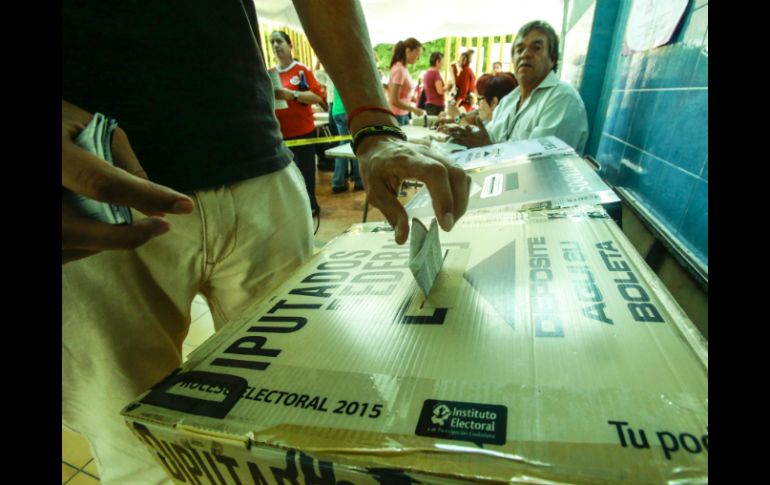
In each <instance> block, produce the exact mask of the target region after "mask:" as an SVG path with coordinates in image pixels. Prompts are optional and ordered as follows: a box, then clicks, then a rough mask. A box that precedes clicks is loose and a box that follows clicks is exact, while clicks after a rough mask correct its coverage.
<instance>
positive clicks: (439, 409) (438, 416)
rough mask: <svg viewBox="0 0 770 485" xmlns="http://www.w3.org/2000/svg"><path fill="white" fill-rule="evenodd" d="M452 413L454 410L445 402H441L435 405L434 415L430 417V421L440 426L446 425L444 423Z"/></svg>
mask: <svg viewBox="0 0 770 485" xmlns="http://www.w3.org/2000/svg"><path fill="white" fill-rule="evenodd" d="M451 415H452V410H451V409H449V406H447V405H446V404H444V403H439V404H437V405H435V406H434V407H433V416H431V417H430V422H431V423H433V424H437V425H439V426H444V423H445V422H446V420H447V419H449V417H450V416H451Z"/></svg>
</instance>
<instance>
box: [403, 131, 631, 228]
mask: <svg viewBox="0 0 770 485" xmlns="http://www.w3.org/2000/svg"><path fill="white" fill-rule="evenodd" d="M449 157H450V158H452V159H453V160H454V161H455V163H457V164H458V165H459V166H461V167H462V168H463V169H465V171H466V172H468V173H469V174H470V176H471V179H472V185H471V191H470V198H469V201H468V210H469V211H472V210H479V209H487V208H490V207H498V206H507V207H509V208H511V209H514V210H540V209H558V208H567V207H573V206H578V205H588V204H600V205H603V206H604V207H605V209H606V210H607V211H608V212H610V213H611V215H612V216H613V218H615V219H616V220H617V221H619V219H620V199H619V198H618V196H617V195H616V194H615V193H614V192H613V191H612V189H611V188H610V187H609V186H607V184H606V183H604V181H602V179H601V178H600V177H599V175H597V174H596V172H595V171H594V170H593V169H592V168H591V166H590V165H588V163H587V162H586V161H585V160H583V159H582V158H581V157H580V156H578V154H577V153H575V151H574V150H573V149H572V147H570V146H569V145H567V144H566V143H564V142H563V141H561V140H560V139H558V138H556V137H554V136H549V137H546V138H538V139H534V140H523V141H515V142H506V143H498V144H495V145H488V146H485V147H479V148H474V149H470V150H464V151H461V152H457V153H453V154H452V155H449ZM406 210H407V212H408V213H409V216H410V217H430V216H431V215H432V213H433V206H432V201H431V197H430V194H429V192H428V189H427V188H426V187H423V188H422V189H421V190H420V191H418V192H417V193H416V194H415V196H414V197H413V198H412V199H411V200H410V201H409V203H407V205H406Z"/></svg>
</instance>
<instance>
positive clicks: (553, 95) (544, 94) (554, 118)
mask: <svg viewBox="0 0 770 485" xmlns="http://www.w3.org/2000/svg"><path fill="white" fill-rule="evenodd" d="M519 98H521V86H519V87H517V88H516V89H514V90H513V91H511V92H510V93H509V94H508V95H507V96H505V97H504V98H503V99H502V100H501V101H500V104H499V105H497V108H496V109H495V111H494V113H493V114H492V120H491V121H490V122H489V123H488V124H487V125H486V129H487V132H488V133H489V139H490V140H491V141H492V143H501V142H504V141H518V140H529V139H532V138H542V137H544V136H550V135H553V136H556V137H558V138H560V139H562V140H563V141H564V142H565V143H567V144H568V145H570V146H571V147H572V148H574V149H575V151H576V152H577V153H578V154H579V155H582V154H583V150H584V149H585V146H586V142H587V141H588V117H587V116H586V108H585V106H584V105H583V100H582V99H581V98H580V94H578V92H577V90H576V89H575V88H574V87H572V85H570V84H568V83H566V82H564V81H560V80H559V78H557V77H556V74H555V73H554V72H553V71H550V72H549V73H548V75H547V76H546V77H545V79H543V82H541V83H540V85H539V86H538V87H536V88H535V90H534V91H532V94H530V96H529V98H527V99H526V101H524V104H522V106H521V109H519V111H518V112H516V105H517V104H518V103H519Z"/></svg>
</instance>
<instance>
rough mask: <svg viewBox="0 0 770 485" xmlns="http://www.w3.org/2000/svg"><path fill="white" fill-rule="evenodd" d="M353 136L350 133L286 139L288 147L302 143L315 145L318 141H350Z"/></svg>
mask: <svg viewBox="0 0 770 485" xmlns="http://www.w3.org/2000/svg"><path fill="white" fill-rule="evenodd" d="M352 138H353V137H352V136H350V135H339V136H324V137H321V138H302V139H300V140H286V142H285V143H286V146H287V147H298V146H302V145H315V144H318V143H331V142H333V141H348V140H350V139H352Z"/></svg>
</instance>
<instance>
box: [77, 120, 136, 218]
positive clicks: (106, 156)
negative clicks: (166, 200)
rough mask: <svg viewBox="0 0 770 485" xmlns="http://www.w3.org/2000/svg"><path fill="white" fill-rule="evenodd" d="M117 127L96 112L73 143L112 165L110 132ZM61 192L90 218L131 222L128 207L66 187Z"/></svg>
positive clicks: (113, 121) (116, 123)
mask: <svg viewBox="0 0 770 485" xmlns="http://www.w3.org/2000/svg"><path fill="white" fill-rule="evenodd" d="M117 127H118V122H117V121H115V120H114V119H112V118H108V117H106V116H104V115H103V114H101V113H96V114H94V117H93V119H92V120H91V122H90V123H88V126H86V127H85V129H84V130H83V131H82V132H80V134H79V135H78V137H77V138H76V139H75V144H77V145H78V146H79V147H80V148H82V149H84V150H86V151H89V152H91V153H93V154H94V155H96V156H97V157H98V158H100V159H102V160H104V161H105V162H107V163H109V164H110V165H113V162H112V149H111V146H112V134H113V132H114V131H115V129H116V128H117ZM62 192H63V193H64V194H65V197H68V198H69V199H70V200H71V201H73V202H74V203H75V204H76V205H77V206H78V207H79V208H80V210H81V211H82V212H83V214H85V215H86V216H88V217H91V218H92V219H96V220H98V221H101V222H105V223H107V224H131V222H132V217H131V209H129V208H128V207H125V206H122V205H117V204H108V203H106V202H101V201H98V200H94V199H91V198H89V197H86V196H85V195H82V194H78V193H75V192H72V191H69V190H66V189H63V191H62Z"/></svg>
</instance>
